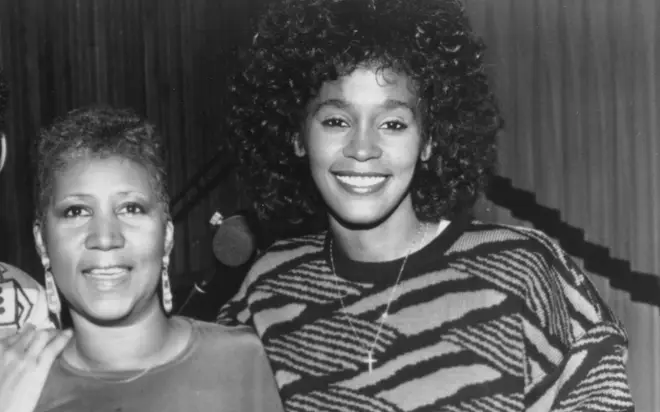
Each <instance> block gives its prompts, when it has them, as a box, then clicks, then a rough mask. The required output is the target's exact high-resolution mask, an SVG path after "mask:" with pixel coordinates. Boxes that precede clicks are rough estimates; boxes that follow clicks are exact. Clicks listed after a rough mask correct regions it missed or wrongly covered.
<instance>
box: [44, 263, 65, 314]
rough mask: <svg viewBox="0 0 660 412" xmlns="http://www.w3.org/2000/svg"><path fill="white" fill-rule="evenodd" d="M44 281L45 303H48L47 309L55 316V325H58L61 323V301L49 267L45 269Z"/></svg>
mask: <svg viewBox="0 0 660 412" xmlns="http://www.w3.org/2000/svg"><path fill="white" fill-rule="evenodd" d="M44 282H45V283H46V304H47V305H48V311H49V312H50V313H51V314H52V315H53V316H54V317H55V320H56V321H57V326H58V327H60V326H61V325H62V320H61V315H62V302H60V295H59V293H57V285H55V279H54V278H53V274H52V273H50V269H46V274H45V275H44Z"/></svg>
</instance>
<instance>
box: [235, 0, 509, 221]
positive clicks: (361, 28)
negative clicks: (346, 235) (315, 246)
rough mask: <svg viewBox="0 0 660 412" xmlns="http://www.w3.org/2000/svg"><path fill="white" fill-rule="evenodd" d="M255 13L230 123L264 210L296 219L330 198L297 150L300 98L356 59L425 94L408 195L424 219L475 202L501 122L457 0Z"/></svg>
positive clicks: (324, 0) (383, 1) (276, 217)
mask: <svg viewBox="0 0 660 412" xmlns="http://www.w3.org/2000/svg"><path fill="white" fill-rule="evenodd" d="M269 6H270V7H268V8H267V10H266V11H265V13H263V14H262V15H260V18H259V19H258V20H257V23H256V26H257V30H256V34H255V35H254V38H253V41H252V45H251V47H250V48H248V49H247V50H245V51H244V55H243V58H244V59H245V60H244V64H243V65H242V67H241V71H240V73H239V74H238V75H237V76H236V77H235V78H234V81H233V84H232V86H231V96H232V99H233V110H232V112H231V113H230V115H229V119H228V120H229V127H230V132H231V135H232V139H233V146H234V149H235V150H236V152H237V157H238V161H239V165H240V169H239V170H240V171H239V175H240V176H241V177H242V179H243V181H244V183H245V186H246V190H247V191H248V195H249V197H250V199H251V200H252V202H253V203H254V208H255V209H256V212H257V215H258V216H259V218H260V220H262V221H270V222H274V221H282V220H289V221H298V222H300V221H302V220H306V219H309V218H314V217H319V216H320V215H323V216H325V215H326V213H325V211H326V209H325V207H324V204H323V201H322V199H321V197H320V195H319V193H318V191H317V190H316V188H315V185H314V183H313V181H312V178H311V176H310V173H309V165H308V162H307V160H306V159H304V158H299V157H297V156H296V155H295V152H294V141H295V139H298V138H299V137H298V134H299V133H300V131H301V128H302V124H303V122H304V119H305V116H306V106H307V104H308V102H310V100H311V99H313V98H314V97H315V95H316V93H318V91H319V90H320V88H321V86H322V84H323V83H324V82H326V81H332V80H336V79H338V78H339V77H341V76H344V75H347V74H350V73H351V72H352V71H353V70H355V69H356V68H357V67H358V66H361V65H369V66H370V67H371V68H374V67H375V68H377V69H392V70H395V71H397V72H399V73H403V74H405V75H407V76H408V77H409V78H410V79H411V80H412V81H413V83H414V84H415V85H416V89H417V93H418V96H419V97H420V98H421V101H422V104H421V109H422V114H423V116H422V119H423V123H424V124H423V129H422V130H423V136H424V137H425V138H428V139H429V140H430V141H431V144H432V148H433V151H432V156H431V158H430V159H429V160H428V161H425V162H421V161H420V162H419V163H418V167H417V170H416V173H415V175H414V178H413V181H412V183H411V194H412V200H413V205H414V208H415V212H416V213H417V215H418V217H419V218H420V219H422V220H426V221H438V220H439V219H440V218H449V219H451V218H452V217H453V216H455V215H456V214H459V213H462V212H464V211H465V210H466V209H469V208H471V207H472V206H473V205H474V202H475V201H476V198H477V196H478V194H479V192H480V191H482V190H483V189H484V186H485V184H486V182H487V179H488V177H489V174H490V173H491V171H492V168H493V166H494V163H495V137H496V134H497V132H498V130H499V129H500V128H501V125H502V121H501V118H500V113H499V109H498V107H497V104H496V101H495V99H494V96H493V94H492V93H491V90H490V88H489V85H488V81H487V77H486V74H485V73H484V65H483V61H482V55H483V51H484V45H483V43H482V41H481V40H480V39H479V38H478V37H477V36H476V35H475V34H474V33H473V31H472V29H471V27H470V24H469V22H468V20H467V17H466V15H465V12H464V8H463V6H462V4H461V3H460V1H459V0H311V1H310V0H276V1H271V2H270V4H269Z"/></svg>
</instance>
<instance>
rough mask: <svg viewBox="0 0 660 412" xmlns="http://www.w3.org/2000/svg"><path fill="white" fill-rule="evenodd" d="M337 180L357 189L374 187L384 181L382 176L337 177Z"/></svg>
mask: <svg viewBox="0 0 660 412" xmlns="http://www.w3.org/2000/svg"><path fill="white" fill-rule="evenodd" d="M337 179H339V180H340V181H342V182H343V183H346V184H347V185H351V186H357V187H369V186H374V185H377V184H379V183H382V182H383V181H385V177H384V176H337Z"/></svg>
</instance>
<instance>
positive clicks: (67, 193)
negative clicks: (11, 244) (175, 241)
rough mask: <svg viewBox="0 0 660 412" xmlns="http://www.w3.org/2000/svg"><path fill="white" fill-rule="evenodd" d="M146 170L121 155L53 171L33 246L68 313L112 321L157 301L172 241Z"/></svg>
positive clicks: (77, 161)
mask: <svg viewBox="0 0 660 412" xmlns="http://www.w3.org/2000/svg"><path fill="white" fill-rule="evenodd" d="M172 235H173V228H172V223H171V222H169V221H167V220H166V219H165V214H164V209H163V205H162V204H161V203H160V202H159V201H158V197H157V193H156V192H155V190H154V187H153V185H152V180H151V179H150V175H149V172H148V170H147V169H146V168H144V167H143V166H141V165H139V164H137V163H135V162H133V161H131V160H127V159H124V158H120V157H109V158H103V159H100V158H82V159H79V160H74V161H72V162H71V163H69V165H68V167H66V168H65V169H63V170H60V171H58V172H56V174H55V177H54V181H53V191H52V199H51V201H50V203H49V206H48V209H47V210H46V211H45V213H44V221H43V222H42V223H41V226H35V238H36V242H37V247H38V249H39V251H40V253H41V255H42V259H43V258H47V259H48V260H49V261H50V267H51V272H52V274H53V277H54V278H55V283H56V284H57V286H58V288H59V289H60V290H61V292H62V294H63V296H64V297H65V298H66V300H67V302H68V303H69V306H70V307H71V310H72V316H73V318H74V320H75V318H76V317H77V316H81V317H84V318H86V319H88V320H89V321H91V322H93V323H97V324H98V323H114V322H121V321H124V320H127V319H131V318H133V317H135V316H139V314H141V313H143V312H145V310H146V309H148V308H150V309H153V308H154V305H160V302H159V298H158V295H157V293H156V291H157V289H158V285H159V281H160V273H161V268H162V264H163V257H164V256H166V255H169V252H170V250H171V247H172Z"/></svg>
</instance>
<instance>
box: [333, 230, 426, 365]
mask: <svg viewBox="0 0 660 412" xmlns="http://www.w3.org/2000/svg"><path fill="white" fill-rule="evenodd" d="M428 227H429V225H428V224H422V225H420V226H419V229H418V230H417V233H416V235H415V237H416V238H419V237H420V233H421V232H423V233H424V235H423V236H422V239H421V242H420V243H419V244H420V245H423V244H424V241H425V240H426V235H427V233H428ZM333 246H334V244H333V241H332V237H331V238H330V242H329V245H328V247H329V248H330V267H331V269H332V274H333V275H334V278H335V285H336V286H337V288H339V276H338V275H337V271H336V270H335V258H334V253H333V249H334V248H333ZM416 247H417V242H414V243H413V244H412V246H411V247H410V248H409V249H408V252H406V256H405V257H404V258H403V262H402V263H401V267H400V268H399V273H398V274H397V277H396V281H395V282H394V285H392V289H391V291H390V297H389V299H388V301H387V305H385V310H384V311H383V314H382V315H380V317H379V322H378V330H377V331H376V335H375V336H374V340H373V342H371V346H370V347H369V348H364V347H363V348H364V349H366V351H367V356H366V357H365V358H364V359H363V361H364V363H366V364H367V365H368V368H369V373H371V372H373V365H374V363H375V362H376V359H375V358H374V356H373V352H374V348H375V347H376V344H378V338H379V337H380V333H381V332H382V331H383V325H384V324H385V321H386V320H387V316H388V315H389V310H390V306H391V304H392V302H393V301H394V295H395V293H396V289H397V288H398V286H399V282H400V281H401V275H402V274H403V270H404V269H405V267H406V263H407V262H408V257H409V256H410V254H411V253H412V252H413V251H414V250H415V248H416ZM339 302H340V303H341V307H342V309H344V311H345V310H346V305H344V297H343V296H341V294H340V295H339ZM344 316H345V317H346V319H347V320H348V324H349V325H350V327H351V331H352V332H353V335H354V336H355V339H356V341H358V342H359V340H360V339H359V337H358V334H357V329H355V326H354V325H353V321H351V318H350V317H349V316H348V315H347V314H346V313H344Z"/></svg>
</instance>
